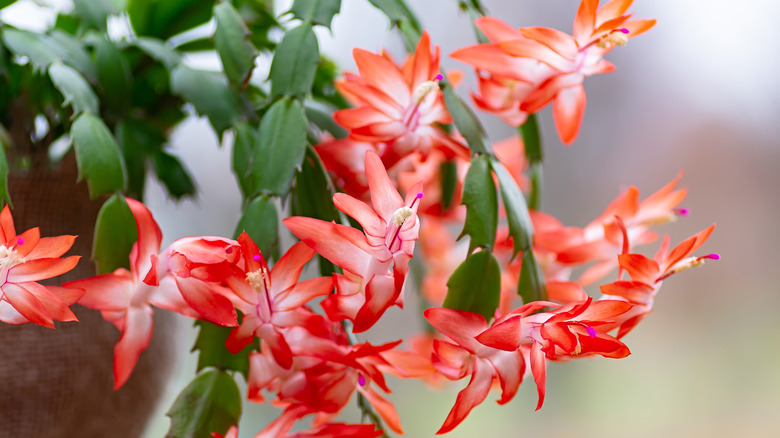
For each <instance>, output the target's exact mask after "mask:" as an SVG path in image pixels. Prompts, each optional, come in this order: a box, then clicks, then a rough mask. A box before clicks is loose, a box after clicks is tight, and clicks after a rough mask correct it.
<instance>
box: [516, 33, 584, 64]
mask: <svg viewBox="0 0 780 438" xmlns="http://www.w3.org/2000/svg"><path fill="white" fill-rule="evenodd" d="M520 33H522V34H523V36H524V37H526V38H528V39H532V40H534V41H536V42H539V43H541V44H544V45H545V46H547V47H549V48H550V49H552V50H553V51H554V52H555V53H557V54H559V55H561V56H563V57H564V58H566V59H568V60H569V61H575V60H576V59H577V56H579V54H580V51H579V47H577V43H576V42H575V41H574V40H573V39H572V37H571V36H570V35H569V34H566V33H564V32H561V31H560V30H557V29H551V28H549V27H523V28H521V29H520Z"/></svg>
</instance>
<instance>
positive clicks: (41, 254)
mask: <svg viewBox="0 0 780 438" xmlns="http://www.w3.org/2000/svg"><path fill="white" fill-rule="evenodd" d="M75 241H76V236H68V235H65V236H56V237H42V238H41V239H40V240H39V241H38V244H37V245H35V248H33V250H32V251H30V253H29V254H27V256H26V257H27V258H28V259H45V258H56V257H60V256H61V255H63V254H65V253H66V252H68V250H69V249H70V247H71V246H73V242H75Z"/></svg>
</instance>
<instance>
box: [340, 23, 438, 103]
mask: <svg viewBox="0 0 780 438" xmlns="http://www.w3.org/2000/svg"><path fill="white" fill-rule="evenodd" d="M423 38H424V36H423ZM420 41H422V40H420ZM352 57H353V58H355V64H357V68H358V72H359V73H360V79H362V80H363V81H365V83H366V84H368V85H371V86H373V87H375V88H377V89H379V90H382V91H383V92H385V93H386V94H387V95H388V96H390V97H391V98H392V99H393V100H395V101H396V102H397V103H398V104H399V105H400V106H402V107H405V106H406V105H408V104H409V98H410V97H411V95H412V92H411V91H410V90H409V84H408V83H407V82H406V78H404V76H403V75H402V74H401V71H400V70H398V67H397V66H396V65H395V64H393V63H392V62H390V60H388V59H387V58H385V57H384V56H381V55H377V54H375V53H371V52H369V51H366V50H363V49H359V48H355V49H353V50H352ZM360 97H362V96H360Z"/></svg>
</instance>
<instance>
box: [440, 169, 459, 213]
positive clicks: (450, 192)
mask: <svg viewBox="0 0 780 438" xmlns="http://www.w3.org/2000/svg"><path fill="white" fill-rule="evenodd" d="M439 175H440V176H441V178H440V179H441V180H440V181H439V184H441V204H442V205H441V208H442V210H445V211H446V210H449V208H450V207H451V206H452V201H453V196H455V186H456V183H457V182H458V165H457V164H456V163H455V161H445V162H444V163H441V165H440V166H439Z"/></svg>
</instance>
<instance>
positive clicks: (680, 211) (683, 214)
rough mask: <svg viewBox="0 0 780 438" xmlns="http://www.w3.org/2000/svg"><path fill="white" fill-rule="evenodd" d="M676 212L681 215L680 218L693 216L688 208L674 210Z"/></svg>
mask: <svg viewBox="0 0 780 438" xmlns="http://www.w3.org/2000/svg"><path fill="white" fill-rule="evenodd" d="M674 212H675V213H677V214H679V215H680V216H688V215H689V214H691V211H690V210H688V209H687V208H678V209H676V210H674Z"/></svg>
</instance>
